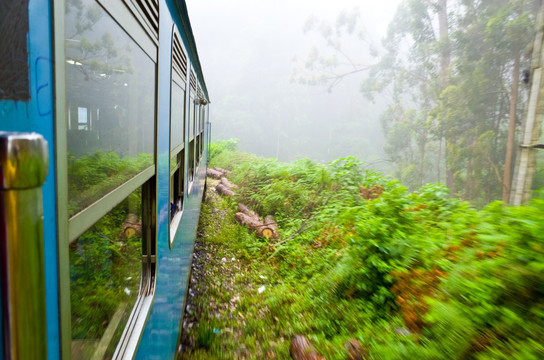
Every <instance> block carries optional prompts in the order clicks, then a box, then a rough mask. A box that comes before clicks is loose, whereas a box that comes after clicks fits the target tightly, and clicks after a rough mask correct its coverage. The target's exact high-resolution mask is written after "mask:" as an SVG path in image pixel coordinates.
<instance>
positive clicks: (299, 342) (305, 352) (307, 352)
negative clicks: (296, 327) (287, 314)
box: [289, 335, 325, 360]
mask: <svg viewBox="0 0 544 360" xmlns="http://www.w3.org/2000/svg"><path fill="white" fill-rule="evenodd" d="M289 352H290V353H291V357H292V358H293V360H325V357H323V355H321V354H319V353H318V352H317V350H316V349H315V348H314V346H313V345H312V344H311V343H310V342H309V341H308V340H306V337H304V336H302V335H295V336H294V337H293V339H292V340H291V347H290V349H289Z"/></svg>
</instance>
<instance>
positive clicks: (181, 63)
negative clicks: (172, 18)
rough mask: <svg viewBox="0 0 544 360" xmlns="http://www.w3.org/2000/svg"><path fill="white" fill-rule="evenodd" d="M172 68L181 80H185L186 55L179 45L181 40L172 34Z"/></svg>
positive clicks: (175, 34)
mask: <svg viewBox="0 0 544 360" xmlns="http://www.w3.org/2000/svg"><path fill="white" fill-rule="evenodd" d="M172 67H173V68H174V70H175V71H176V72H177V73H178V75H179V76H181V78H182V79H183V80H185V79H187V55H185V51H184V50H183V46H182V45H181V39H180V37H179V35H178V33H177V32H174V45H173V46H172Z"/></svg>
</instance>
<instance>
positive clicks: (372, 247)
mask: <svg viewBox="0 0 544 360" xmlns="http://www.w3.org/2000/svg"><path fill="white" fill-rule="evenodd" d="M235 148H236V141H235V140H231V141H223V142H218V143H214V144H213V145H212V149H211V150H212V151H211V153H212V162H211V166H219V167H221V168H226V169H227V170H229V175H228V176H229V181H230V182H232V183H235V184H238V187H237V188H235V189H234V191H235V194H234V195H233V196H224V197H219V196H218V195H216V193H215V191H214V190H213V184H214V183H213V181H214V180H213V179H211V178H208V187H209V188H210V189H211V190H209V192H208V195H207V201H206V203H205V204H204V205H203V209H202V213H201V219H200V226H199V231H198V233H199V234H200V239H199V240H198V241H197V247H196V253H195V258H194V262H196V265H193V275H192V276H193V278H194V280H192V281H191V288H190V289H189V294H191V296H190V297H189V299H188V300H187V301H188V304H189V305H188V306H187V309H186V313H185V314H186V315H185V321H184V324H185V325H186V324H187V323H191V326H185V329H184V330H185V334H184V344H183V347H184V349H186V350H185V351H184V353H183V354H182V355H181V358H182V359H234V358H236V359H242V358H245V359H265V358H266V359H288V358H293V359H323V358H326V359H409V358H414V359H541V358H542V357H543V356H544V347H543V345H542V342H541V339H542V337H543V335H544V312H543V309H544V303H543V299H544V287H543V284H544V281H543V280H544V279H543V278H542V274H544V272H543V271H542V270H543V266H544V257H543V256H544V245H543V244H544V243H543V240H544V238H543V234H544V223H543V222H542V215H543V214H544V196H543V194H542V193H541V192H537V193H535V197H534V199H533V200H532V201H531V202H529V203H528V204H526V205H524V206H517V207H509V206H504V205H503V203H502V202H499V201H497V202H492V203H490V204H488V205H487V206H485V207H484V208H482V209H481V210H477V209H475V208H474V207H473V206H472V205H470V204H469V203H468V202H466V201H463V200H460V199H457V198H455V197H451V196H450V191H449V190H448V189H447V188H446V187H445V186H443V185H441V184H427V185H423V186H421V187H419V188H417V189H416V190H415V191H409V190H408V189H407V188H406V187H405V186H403V185H402V184H401V183H400V182H399V181H398V180H394V179H391V178H388V177H384V176H382V175H381V174H379V173H376V172H374V171H373V170H372V169H369V168H365V167H364V166H363V165H362V164H361V162H360V161H358V160H357V159H356V158H353V157H347V158H340V159H337V160H335V161H332V162H330V163H329V164H327V165H321V164H318V163H315V162H312V161H310V160H307V159H303V160H297V161H294V162H291V163H282V162H279V161H277V160H276V159H270V158H261V157H257V156H255V155H252V154H247V153H241V152H238V151H235ZM216 182H217V181H216ZM239 203H243V204H245V205H247V207H248V208H250V209H252V210H253V211H255V212H256V213H257V214H260V215H261V216H263V217H264V216H265V215H273V216H274V217H275V220H276V222H277V225H278V232H279V236H277V237H271V238H269V239H267V238H264V237H262V236H261V237H259V236H257V235H258V233H256V232H252V231H248V229H246V227H244V226H241V225H239V224H238V223H237V222H236V221H235V213H236V211H238V210H237V209H239V206H238V207H237V204H239ZM301 337H302V338H303V339H305V340H304V342H306V343H310V344H311V346H310V347H308V348H306V349H305V352H307V355H308V357H296V356H295V355H294V352H295V350H293V347H294V346H295V345H293V343H294V342H295V339H300V338H301ZM295 347H296V346H295ZM310 353H311V354H313V355H311V356H310V355H309V354H310Z"/></svg>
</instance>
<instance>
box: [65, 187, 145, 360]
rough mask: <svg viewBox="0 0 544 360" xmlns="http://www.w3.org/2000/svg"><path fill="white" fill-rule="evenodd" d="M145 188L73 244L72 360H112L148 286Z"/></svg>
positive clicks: (71, 300)
mask: <svg viewBox="0 0 544 360" xmlns="http://www.w3.org/2000/svg"><path fill="white" fill-rule="evenodd" d="M141 203H142V191H141V188H140V189H138V190H137V191H135V192H133V193H132V194H131V195H130V196H129V197H127V198H126V199H125V200H124V201H122V202H121V203H120V204H119V205H117V206H116V207H115V208H114V209H113V210H111V211H110V212H109V213H108V214H106V215H105V216H104V217H103V218H102V219H100V220H99V221H98V222H97V223H96V224H94V225H93V226H92V227H91V228H90V229H89V230H87V231H86V232H85V233H84V234H83V235H81V236H80V237H79V238H77V239H76V240H74V241H72V242H71V243H70V249H69V255H70V302H71V313H72V314H71V317H72V321H71V322H72V358H73V359H111V358H112V355H113V354H114V352H115V350H116V347H117V344H118V342H119V340H120V338H121V336H122V333H123V330H124V328H125V326H126V324H127V322H128V320H129V317H130V314H131V311H132V309H133V307H134V305H135V304H136V302H137V300H138V298H139V297H138V295H139V294H140V289H141V280H142V262H141V259H142V253H143V250H142V236H143V235H142V206H141Z"/></svg>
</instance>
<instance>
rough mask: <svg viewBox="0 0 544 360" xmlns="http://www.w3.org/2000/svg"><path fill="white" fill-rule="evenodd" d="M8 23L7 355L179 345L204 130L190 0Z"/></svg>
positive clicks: (0, 261)
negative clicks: (189, 12) (188, 7)
mask: <svg viewBox="0 0 544 360" xmlns="http://www.w3.org/2000/svg"><path fill="white" fill-rule="evenodd" d="M0 24H1V25H0V32H1V34H2V36H0V49H1V51H0V54H1V55H0V161H1V163H0V248H1V250H0V295H1V296H0V308H1V310H2V311H1V312H0V321H1V323H2V327H1V329H0V337H1V338H2V341H1V342H0V358H1V359H2V360H4V359H5V360H11V359H45V358H47V359H63V360H66V359H161V360H162V359H173V358H176V357H177V356H179V353H180V348H181V340H180V338H181V330H182V329H181V324H182V319H183V313H184V304H185V296H186V293H187V288H188V281H189V276H190V264H191V259H192V253H193V247H194V242H195V238H196V233H197V226H198V219H199V214H200V207H201V204H202V201H203V198H204V194H205V188H206V167H207V164H208V161H209V157H208V154H209V144H210V116H209V106H210V105H209V104H210V99H209V95H208V89H207V87H206V83H205V81H204V75H203V71H202V67H201V63H200V60H199V56H198V52H197V46H196V42H195V37H194V35H193V31H192V28H191V23H190V20H189V15H188V11H187V6H186V3H185V1H184V0H22V1H8V2H7V3H6V2H4V3H3V5H2V11H0Z"/></svg>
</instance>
